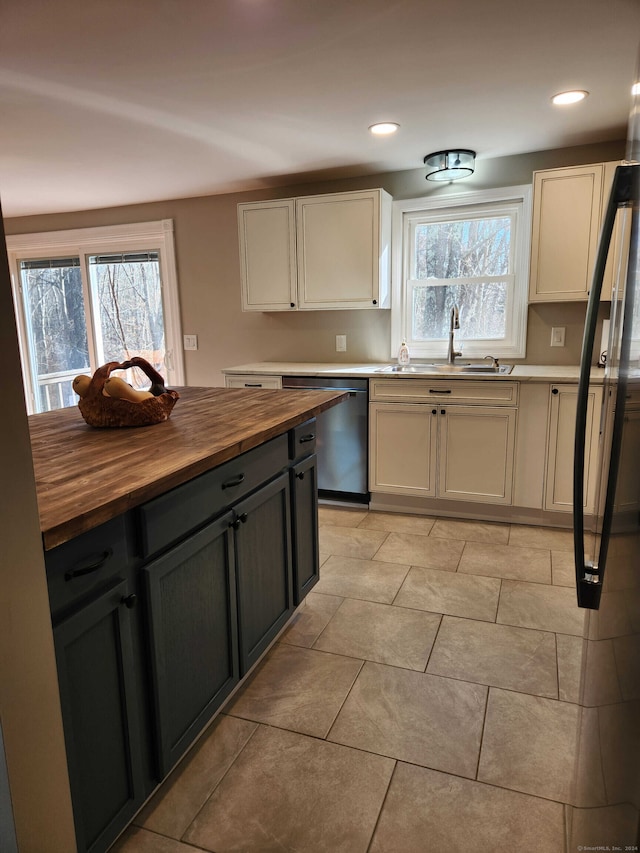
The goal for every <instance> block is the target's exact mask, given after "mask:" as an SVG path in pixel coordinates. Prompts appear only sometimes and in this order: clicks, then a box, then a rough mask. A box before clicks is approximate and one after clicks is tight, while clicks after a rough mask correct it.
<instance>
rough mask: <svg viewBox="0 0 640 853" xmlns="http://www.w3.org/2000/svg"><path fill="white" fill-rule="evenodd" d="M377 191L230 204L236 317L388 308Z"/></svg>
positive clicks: (386, 226) (385, 243)
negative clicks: (234, 225)
mask: <svg viewBox="0 0 640 853" xmlns="http://www.w3.org/2000/svg"><path fill="white" fill-rule="evenodd" d="M391 201H392V199H391V196H390V195H389V194H388V193H386V192H385V191H384V190H380V189H375V190H363V191H360V192H348V193H336V194H330V195H320V196H305V197H303V198H298V199H282V200H279V201H268V202H253V203H249V204H239V205H238V227H239V239H240V270H241V278H242V308H243V310H244V311H291V310H320V309H323V310H329V309H340V308H350V309H353V308H388V307H389V276H390V248H391V246H390V243H391V239H390V238H391Z"/></svg>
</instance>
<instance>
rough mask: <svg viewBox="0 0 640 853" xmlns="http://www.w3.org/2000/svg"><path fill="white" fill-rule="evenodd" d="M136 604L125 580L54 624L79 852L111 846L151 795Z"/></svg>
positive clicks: (93, 852)
mask: <svg viewBox="0 0 640 853" xmlns="http://www.w3.org/2000/svg"><path fill="white" fill-rule="evenodd" d="M135 604H136V597H135V595H133V594H132V593H131V589H130V588H129V585H128V583H127V581H124V580H122V581H119V582H116V583H114V584H112V585H111V586H110V587H108V588H107V589H106V591H104V592H103V593H102V594H101V595H99V596H98V597H96V598H94V599H93V600H92V601H91V602H90V603H89V604H87V605H85V606H83V607H82V609H80V610H78V611H77V612H76V613H74V614H73V615H71V616H69V617H68V618H67V619H65V620H64V621H62V622H60V623H59V624H58V625H56V626H55V627H54V641H55V650H56V660H57V666H58V680H59V684H60V700H61V705H62V715H63V724H64V732H65V740H66V747H67V760H68V765H69V781H70V785H71V795H72V799H73V813H74V820H75V825H76V836H77V842H78V851H79V853H86V851H91V853H98V851H104V850H106V849H107V848H108V847H109V845H110V844H111V843H112V842H113V841H114V839H115V838H116V837H117V835H118V834H119V833H120V832H121V831H122V830H123V829H124V827H125V826H126V825H127V823H128V822H129V821H130V820H131V818H132V817H133V816H134V814H135V813H136V811H137V810H138V809H139V807H140V806H141V805H142V803H143V801H144V797H145V794H144V790H143V788H144V783H143V773H142V761H141V730H140V719H139V713H138V705H137V699H136V690H135V679H136V677H137V676H136V673H135V668H134V658H133V646H132V630H131V615H132V611H131V608H132V607H133V606H134V605H135ZM138 676H139V674H138Z"/></svg>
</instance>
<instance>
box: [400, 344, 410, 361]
mask: <svg viewBox="0 0 640 853" xmlns="http://www.w3.org/2000/svg"><path fill="white" fill-rule="evenodd" d="M410 360H411V359H410V356H409V347H408V346H407V342H406V341H402V343H401V344H400V349H399V350H398V364H400V365H406V364H409V362H410Z"/></svg>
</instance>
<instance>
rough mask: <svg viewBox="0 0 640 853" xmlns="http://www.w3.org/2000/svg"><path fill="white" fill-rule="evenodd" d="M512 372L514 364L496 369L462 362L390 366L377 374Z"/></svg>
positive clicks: (500, 373) (489, 365) (495, 373)
mask: <svg viewBox="0 0 640 853" xmlns="http://www.w3.org/2000/svg"><path fill="white" fill-rule="evenodd" d="M512 370H513V365H512V364H500V365H498V367H494V366H493V365H492V364H486V363H484V364H483V363H476V362H471V361H467V362H463V361H460V362H457V363H455V364H446V363H445V364H443V363H438V364H435V363H434V364H420V363H418V364H389V365H387V366H386V367H380V368H379V369H378V370H376V373H424V374H429V373H449V374H455V373H466V374H470V375H472V376H474V375H477V374H484V373H487V374H494V375H499V376H506V375H508V374H509V373H511V371H512Z"/></svg>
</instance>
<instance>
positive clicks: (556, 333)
mask: <svg viewBox="0 0 640 853" xmlns="http://www.w3.org/2000/svg"><path fill="white" fill-rule="evenodd" d="M565 331H566V329H565V327H564V326H553V328H552V329H551V346H552V347H563V346H564V334H565Z"/></svg>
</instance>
